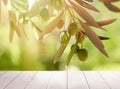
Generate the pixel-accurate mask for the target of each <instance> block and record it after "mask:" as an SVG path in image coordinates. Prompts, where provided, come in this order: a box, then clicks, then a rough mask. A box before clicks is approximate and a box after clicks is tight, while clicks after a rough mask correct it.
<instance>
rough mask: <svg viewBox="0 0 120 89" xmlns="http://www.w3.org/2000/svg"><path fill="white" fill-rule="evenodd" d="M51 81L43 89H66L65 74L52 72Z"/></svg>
mask: <svg viewBox="0 0 120 89" xmlns="http://www.w3.org/2000/svg"><path fill="white" fill-rule="evenodd" d="M52 73H53V75H52V76H51V81H50V82H49V84H48V87H47V88H45V89H66V72H64V71H62V72H57V71H54V72H52Z"/></svg>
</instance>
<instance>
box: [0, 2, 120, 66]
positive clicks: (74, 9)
mask: <svg viewBox="0 0 120 89" xmlns="http://www.w3.org/2000/svg"><path fill="white" fill-rule="evenodd" d="M30 1H31V0H0V4H2V3H1V2H3V3H4V5H6V8H7V10H8V17H9V24H10V32H9V40H10V42H12V40H13V36H14V34H17V35H18V36H19V37H22V36H23V35H24V36H26V37H27V35H26V34H27V33H26V32H25V29H24V25H25V24H28V23H30V24H31V26H32V28H34V29H36V30H35V31H36V32H37V35H38V36H39V40H44V37H45V36H46V35H47V34H49V33H51V32H52V31H53V30H55V29H56V28H57V29H60V35H59V38H60V39H59V40H60V47H59V49H58V51H57V52H56V55H55V58H54V63H56V62H57V61H59V59H60V57H61V55H62V54H63V52H64V50H65V49H66V47H67V46H68V44H69V41H70V40H71V37H74V39H75V43H73V45H72V46H71V50H70V52H69V54H68V56H67V60H66V65H69V62H70V60H71V58H72V56H73V55H74V54H75V53H77V56H78V59H80V61H85V60H86V59H87V57H88V52H87V50H86V49H85V48H84V46H83V42H84V40H85V38H89V40H90V41H91V42H92V43H93V44H94V46H95V47H96V48H97V49H98V50H99V51H100V52H101V53H102V54H104V55H105V56H107V57H108V54H107V52H106V51H105V49H104V45H103V43H102V41H101V40H107V39H109V38H108V37H103V36H98V35H97V34H96V33H95V32H94V31H93V30H92V29H91V26H92V27H95V28H98V30H103V31H105V30H106V29H104V28H103V27H102V26H104V25H108V24H111V23H113V22H114V21H115V20H116V19H114V18H113V19H107V20H102V21H96V20H95V19H94V17H93V16H92V15H91V14H90V13H89V12H88V10H92V11H94V12H97V13H100V11H99V10H98V9H97V8H96V7H95V6H93V5H92V4H91V3H93V2H94V1H93V0H34V1H35V2H34V3H33V4H32V5H30V4H29V3H30ZM32 1H33V0H32ZM118 1H119V0H99V3H103V4H104V5H105V6H106V8H108V9H109V10H111V11H113V12H120V8H119V7H116V6H115V5H113V4H112V3H113V2H118ZM1 9H2V8H1V5H0V14H1ZM86 9H88V10H86ZM0 18H1V17H0ZM34 18H35V20H39V19H42V20H41V22H40V23H35V21H34ZM43 21H44V22H46V23H47V25H45V26H43V27H40V26H39V25H38V24H41V23H42V22H43Z"/></svg>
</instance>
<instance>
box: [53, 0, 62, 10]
mask: <svg viewBox="0 0 120 89" xmlns="http://www.w3.org/2000/svg"><path fill="white" fill-rule="evenodd" d="M53 5H54V8H55V9H56V10H61V8H62V0H54V3H53Z"/></svg>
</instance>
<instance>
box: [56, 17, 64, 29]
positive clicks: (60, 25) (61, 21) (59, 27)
mask: <svg viewBox="0 0 120 89" xmlns="http://www.w3.org/2000/svg"><path fill="white" fill-rule="evenodd" d="M63 25H64V21H63V20H62V19H61V20H60V22H59V24H58V25H57V28H58V29H61V28H62V27H63Z"/></svg>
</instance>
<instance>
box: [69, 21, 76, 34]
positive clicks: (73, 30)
mask: <svg viewBox="0 0 120 89" xmlns="http://www.w3.org/2000/svg"><path fill="white" fill-rule="evenodd" d="M77 30H78V26H77V24H76V23H71V24H70V25H69V27H68V33H69V34H70V35H71V36H72V35H74V34H76V32H77Z"/></svg>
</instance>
